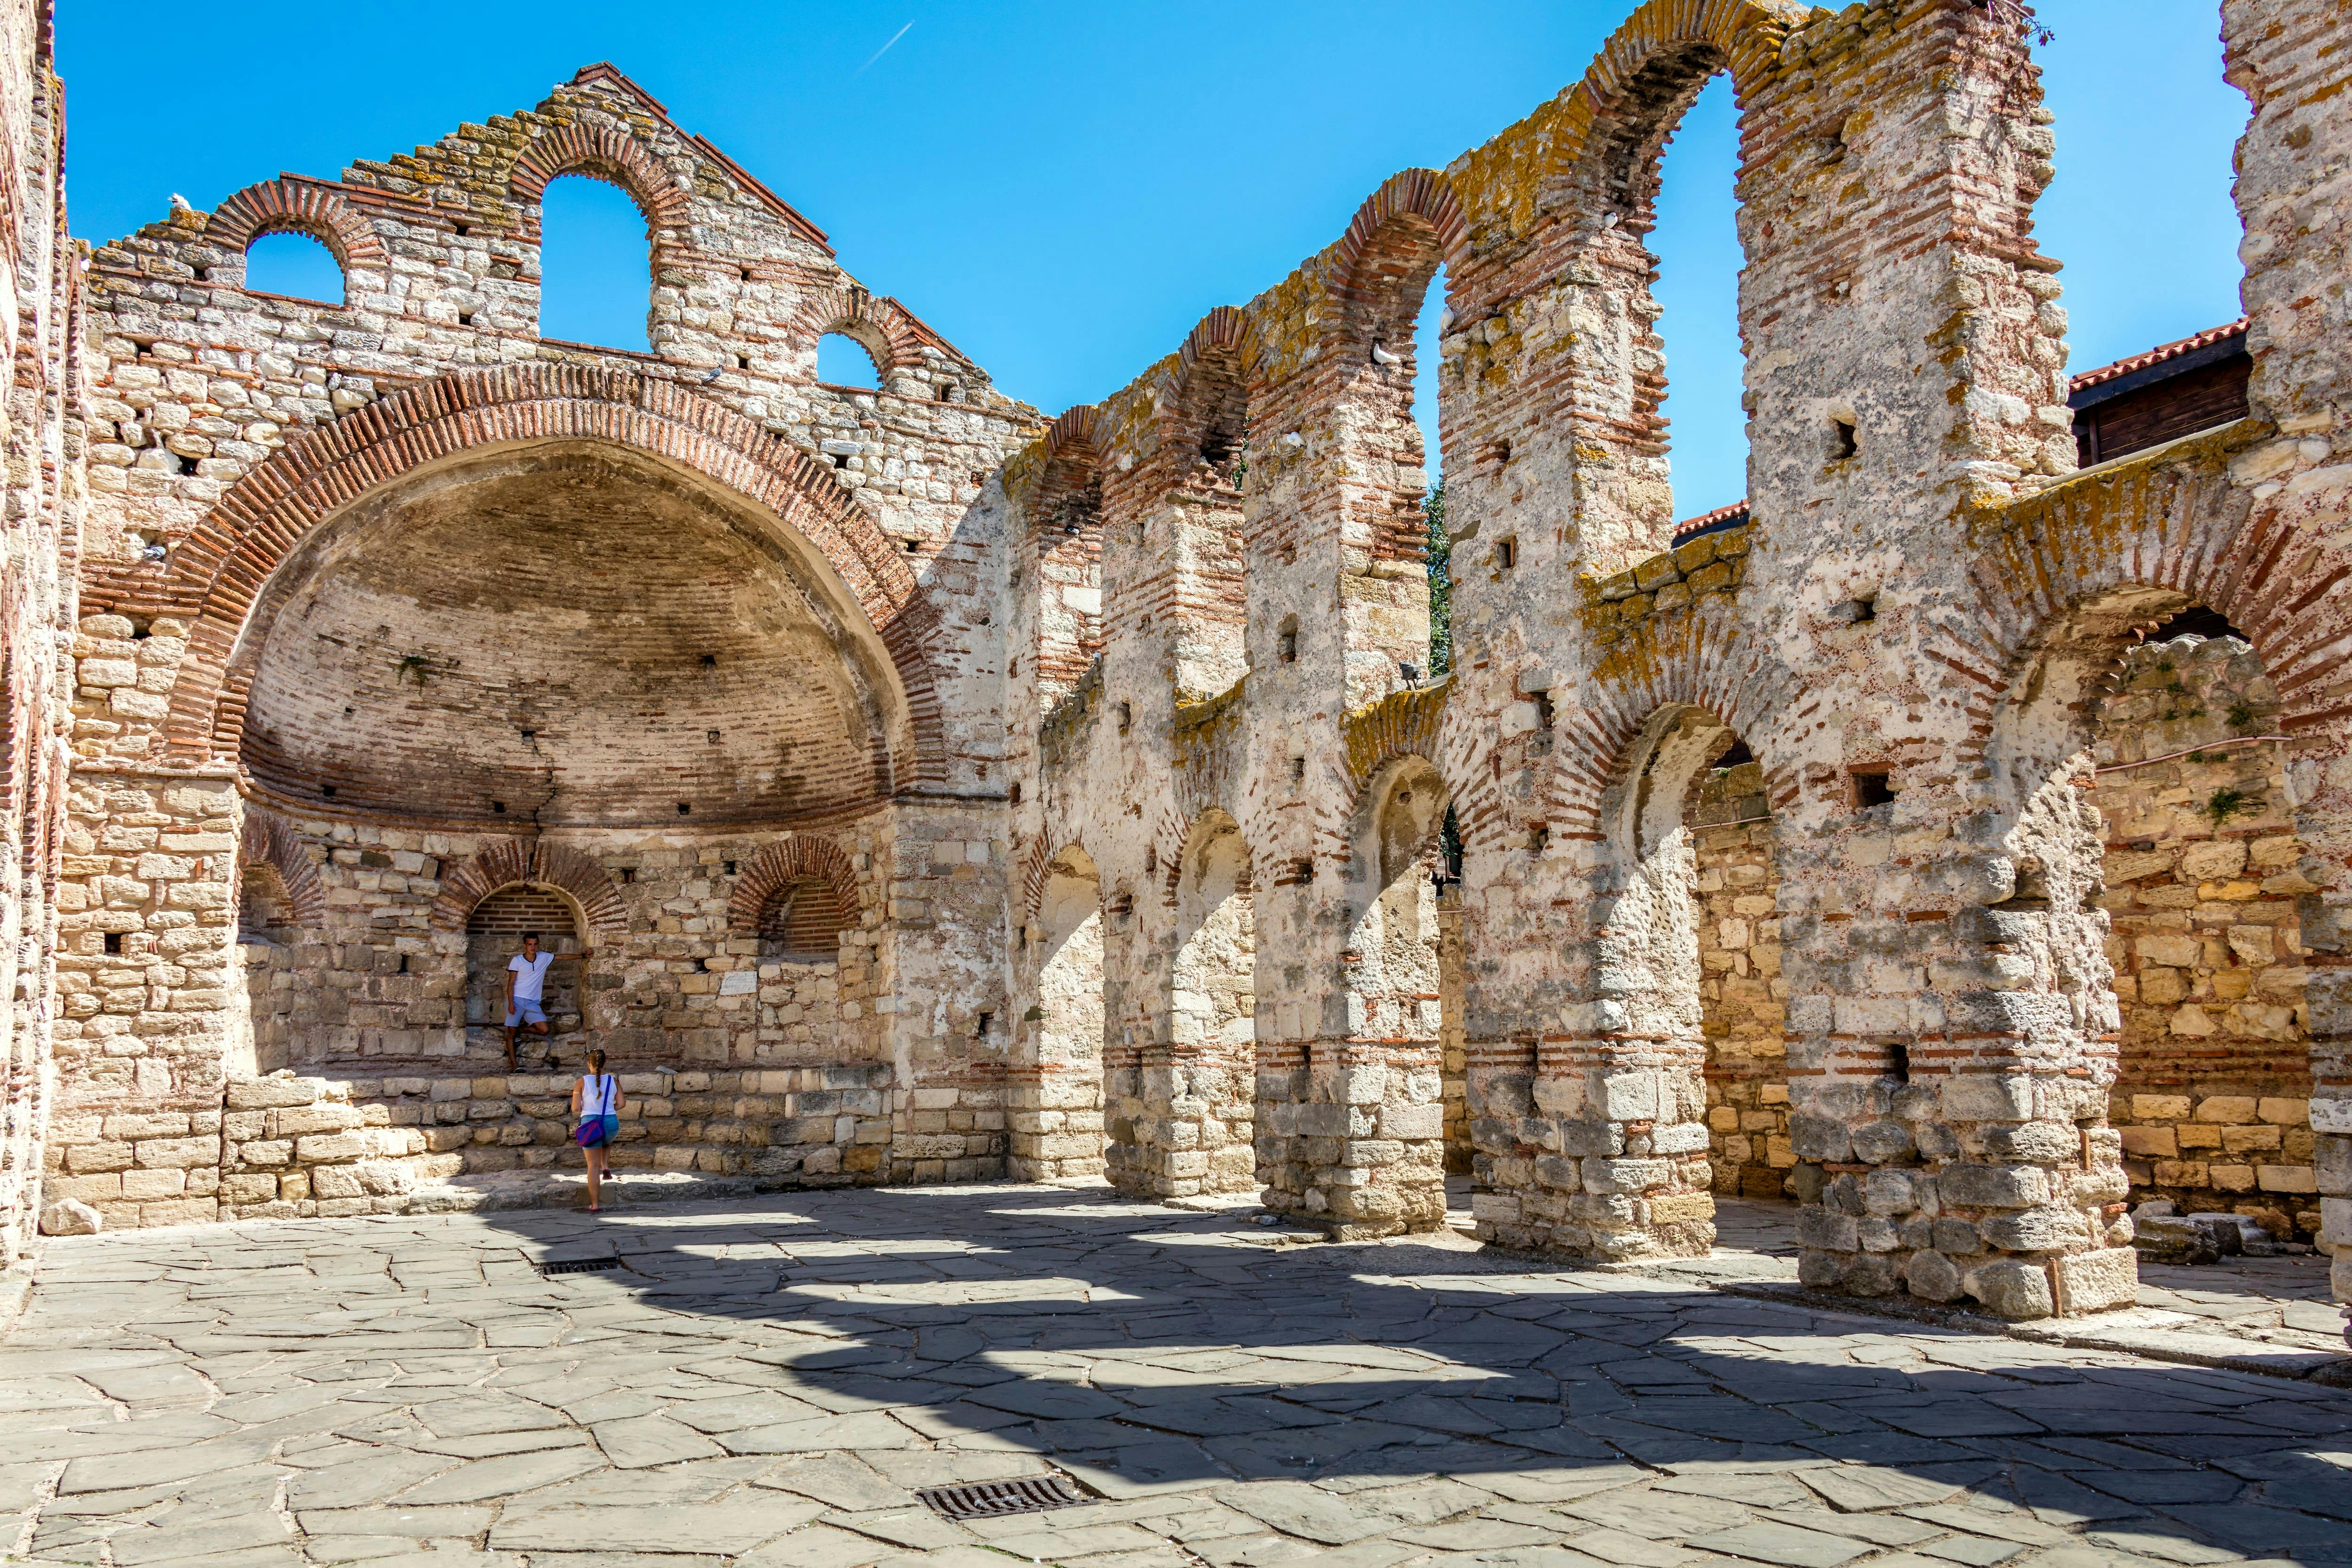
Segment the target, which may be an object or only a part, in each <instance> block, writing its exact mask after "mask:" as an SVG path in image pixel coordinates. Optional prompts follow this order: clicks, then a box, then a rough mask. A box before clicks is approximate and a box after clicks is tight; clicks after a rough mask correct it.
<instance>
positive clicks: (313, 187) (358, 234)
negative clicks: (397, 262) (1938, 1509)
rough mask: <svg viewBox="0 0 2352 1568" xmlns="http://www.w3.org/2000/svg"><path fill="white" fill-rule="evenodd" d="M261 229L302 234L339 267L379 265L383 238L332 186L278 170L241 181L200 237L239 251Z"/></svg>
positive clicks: (252, 239)
mask: <svg viewBox="0 0 2352 1568" xmlns="http://www.w3.org/2000/svg"><path fill="white" fill-rule="evenodd" d="M266 234H306V235H309V236H310V237H311V238H313V239H315V240H317V241H319V243H320V244H321V245H323V246H325V247H327V248H328V249H329V250H331V251H332V252H333V253H334V256H335V260H336V261H337V262H338V263H340V264H341V266H342V267H343V268H346V269H349V268H354V267H382V266H383V265H384V263H385V259H386V257H385V252H384V248H383V240H381V239H379V238H378V237H376V233H375V230H374V229H373V227H371V226H369V224H368V222H367V220H366V219H365V218H364V217H362V216H360V213H359V211H358V210H357V209H356V208H354V207H353V206H352V204H351V203H350V202H349V201H347V200H346V199H344V197H343V195H342V194H341V191H340V190H339V189H338V188H337V187H335V186H333V185H331V184H325V183H323V182H321V181H318V180H305V179H299V178H297V177H295V176H293V175H290V174H288V175H280V176H279V177H278V178H277V179H275V180H264V181H262V182H261V183H260V184H253V185H247V187H246V188H245V189H243V190H241V191H239V192H237V193H236V195H233V196H230V197H229V198H228V199H227V200H226V201H225V202H223V203H221V205H219V206H218V207H216V208H215V209H214V211H213V216H212V219H211V221H210V222H209V223H207V224H206V225H205V237H206V238H208V239H210V240H211V241H212V242H213V243H214V244H215V245H218V246H219V247H222V248H223V249H224V250H234V251H236V252H237V253H239V254H240V255H242V254H243V253H244V252H245V250H246V249H247V247H250V246H251V245H252V244H253V242H254V241H255V240H257V239H259V238H260V237H262V236H263V235H266Z"/></svg>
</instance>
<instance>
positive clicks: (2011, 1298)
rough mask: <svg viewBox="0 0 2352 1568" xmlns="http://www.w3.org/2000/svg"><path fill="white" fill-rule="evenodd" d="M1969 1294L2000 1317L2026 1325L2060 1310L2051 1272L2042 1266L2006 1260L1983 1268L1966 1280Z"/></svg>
mask: <svg viewBox="0 0 2352 1568" xmlns="http://www.w3.org/2000/svg"><path fill="white" fill-rule="evenodd" d="M1965 1285H1966V1289H1967V1290H1968V1293H1969V1295H1971V1296H1974V1297H1975V1298H1976V1299H1977V1300H1978V1301H1979V1302H1980V1303H1982V1305H1983V1307H1984V1309H1985V1310H1986V1311H1988V1312H1990V1313H1992V1314H1993V1315H1994V1316H1996V1317H2001V1318H2007V1319H2009V1320H2011V1321H2013V1322H2022V1321H2028V1320H2030V1319H2034V1318H2046V1317H2049V1316H2050V1315H2051V1314H2052V1313H2053V1312H2054V1311H2056V1310H2057V1301H2056V1299H2055V1297H2054V1296H2053V1294H2052V1291H2051V1288H2050V1272H2049V1270H2048V1269H2046V1268H2043V1267H2042V1265H2040V1264H2038V1263H2023V1262H2018V1261H2015V1260H2010V1259H2004V1260H2002V1261H2000V1262H1997V1263H1983V1264H1979V1265H1978V1266H1977V1267H1976V1268H1971V1269H1969V1271H1968V1273H1967V1275H1966V1277H1965Z"/></svg>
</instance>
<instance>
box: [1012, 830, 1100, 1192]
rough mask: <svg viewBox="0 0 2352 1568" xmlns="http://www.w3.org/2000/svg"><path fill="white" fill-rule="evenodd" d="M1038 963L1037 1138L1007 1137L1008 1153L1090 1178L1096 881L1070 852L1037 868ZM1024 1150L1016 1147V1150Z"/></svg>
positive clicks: (1095, 1156)
mask: <svg viewBox="0 0 2352 1568" xmlns="http://www.w3.org/2000/svg"><path fill="white" fill-rule="evenodd" d="M1037 931H1038V938H1039V941H1040V942H1041V944H1042V949H1043V952H1042V962H1041V963H1040V964H1039V967H1038V973H1037V1006H1038V1011H1039V1013H1040V1014H1042V1015H1043V1016H1041V1017H1038V1018H1035V1019H1033V1020H1027V1021H1026V1022H1027V1024H1028V1026H1029V1027H1031V1028H1032V1029H1034V1038H1035V1041H1036V1047H1035V1048H1036V1058H1037V1067H1038V1105H1037V1109H1036V1118H1037V1131H1036V1132H1035V1133H1034V1135H1032V1134H1030V1133H1029V1132H1028V1130H1027V1129H1026V1128H1016V1129H1015V1131H1014V1148H1015V1152H1018V1153H1022V1154H1024V1155H1025V1157H1026V1158H1027V1160H1028V1161H1029V1162H1030V1164H1031V1169H1032V1170H1033V1172H1034V1173H1035V1174H1038V1175H1042V1176H1053V1177H1066V1176H1086V1175H1098V1174H1100V1173H1101V1172H1102V1170H1103V1152H1102V1145H1103V1139H1102V1102H1103V1082H1102V1078H1103V917H1102V881H1101V879H1100V877H1099V875H1098V874H1097V870H1096V868H1095V863H1094V861H1093V860H1092V859H1091V858H1088V856H1087V852H1086V851H1085V850H1083V849H1080V848H1077V847H1071V848H1068V849H1066V850H1064V851H1063V852H1062V853H1061V854H1060V855H1058V856H1056V857H1055V859H1054V861H1053V863H1052V864H1051V865H1050V866H1048V867H1047V868H1045V888H1044V889H1043V890H1042V893H1041V896H1040V899H1039V902H1038V911H1037ZM1024 1144H1025V1145H1026V1147H1025V1148H1024Z"/></svg>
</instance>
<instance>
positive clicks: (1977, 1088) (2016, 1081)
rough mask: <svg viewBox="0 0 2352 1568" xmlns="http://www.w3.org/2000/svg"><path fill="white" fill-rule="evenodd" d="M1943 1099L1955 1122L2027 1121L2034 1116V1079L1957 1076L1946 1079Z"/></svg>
mask: <svg viewBox="0 0 2352 1568" xmlns="http://www.w3.org/2000/svg"><path fill="white" fill-rule="evenodd" d="M1940 1098H1941V1100H1942V1102H1943V1108H1944V1115H1945V1117H1946V1118H1947V1119H1948V1120H1950V1121H2027V1120H2030V1119H2031V1118H2032V1115H2033V1080H2032V1079H2030V1078H2025V1077H2022V1076H2017V1075H1997V1074H1993V1073H1960V1074H1957V1075H1955V1076H1954V1077H1952V1078H1950V1079H1947V1080H1945V1083H1944V1085H1943V1089H1942V1091H1941V1095H1940Z"/></svg>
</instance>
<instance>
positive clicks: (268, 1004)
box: [232, 861, 301, 1073]
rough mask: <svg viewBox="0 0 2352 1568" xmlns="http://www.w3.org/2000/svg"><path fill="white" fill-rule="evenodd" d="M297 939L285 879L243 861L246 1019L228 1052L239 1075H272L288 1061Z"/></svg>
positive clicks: (239, 916) (239, 905) (241, 943)
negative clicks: (244, 864)
mask: <svg viewBox="0 0 2352 1568" xmlns="http://www.w3.org/2000/svg"><path fill="white" fill-rule="evenodd" d="M300 936H301V928H300V924H299V921H297V920H296V918H295V914H294V900H293V897H292V895H291V894H290V893H289V892H288V891H287V888H286V879H285V877H284V876H283V875H281V874H280V873H279V871H278V868H277V867H275V866H272V865H270V864H269V863H268V861H247V863H246V866H245V868H244V871H243V874H242V876H241V878H240V879H239V883H238V887H237V901H236V942H237V951H238V953H239V956H240V957H241V959H242V960H243V963H244V966H245V1000H246V1017H245V1020H244V1022H243V1023H242V1025H241V1026H239V1029H238V1035H239V1037H238V1038H237V1039H236V1046H235V1050H234V1051H233V1053H232V1054H233V1057H234V1058H236V1065H237V1066H238V1067H240V1068H242V1069H243V1070H246V1071H249V1072H255V1073H268V1072H275V1071H277V1070H278V1068H282V1067H286V1066H288V1065H289V1064H290V1063H291V1062H292V1060H293V1012H294V1005H295V999H296V978H295V954H294V947H295V944H296V942H298V941H299V939H300Z"/></svg>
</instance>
